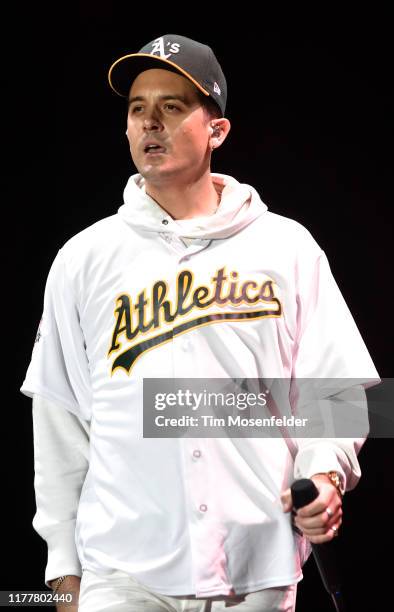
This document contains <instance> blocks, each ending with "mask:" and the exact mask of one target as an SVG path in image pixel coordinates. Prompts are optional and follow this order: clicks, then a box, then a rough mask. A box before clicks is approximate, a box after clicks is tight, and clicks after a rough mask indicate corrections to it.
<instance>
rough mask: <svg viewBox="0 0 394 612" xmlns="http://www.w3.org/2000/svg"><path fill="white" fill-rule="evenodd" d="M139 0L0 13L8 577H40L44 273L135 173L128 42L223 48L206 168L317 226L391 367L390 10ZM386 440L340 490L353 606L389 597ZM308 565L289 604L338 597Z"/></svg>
mask: <svg viewBox="0 0 394 612" xmlns="http://www.w3.org/2000/svg"><path fill="white" fill-rule="evenodd" d="M132 4H133V3H128V4H127V3H124V4H123V3H120V2H103V3H100V2H87V1H85V2H80V3H76V4H71V3H70V4H68V5H67V9H63V8H62V7H61V5H60V4H57V3H56V6H53V7H49V6H48V7H46V6H45V5H43V4H40V7H39V8H38V7H36V6H33V7H32V6H31V5H29V7H27V6H24V5H23V4H17V5H15V9H14V14H13V15H12V16H10V15H7V16H5V15H4V17H5V19H3V20H2V29H3V34H4V35H6V34H8V35H9V40H8V43H7V45H6V48H5V50H4V51H3V53H2V56H3V65H4V72H6V73H7V81H3V82H5V87H4V90H3V102H4V103H5V110H4V111H3V122H4V123H3V135H4V138H3V147H4V148H3V152H4V153H5V155H4V157H5V161H7V162H8V165H7V169H6V172H5V173H4V174H5V176H4V178H5V182H4V188H3V189H2V191H3V195H4V198H3V219H4V221H5V223H4V225H3V241H2V242H3V247H4V251H3V272H4V274H3V278H4V293H3V302H4V307H5V314H4V315H3V325H4V327H5V331H6V338H7V339H6V340H5V347H4V348H5V351H4V356H5V359H6V363H7V365H6V368H5V367H4V368H3V372H4V373H5V372H7V375H6V380H4V383H3V389H6V392H7V393H6V398H4V400H5V401H4V410H3V414H4V418H3V421H2V423H3V426H4V428H3V430H2V433H3V435H2V438H3V445H2V447H3V450H4V451H5V452H4V458H3V460H2V465H3V491H4V495H3V496H2V524H3V536H2V539H3V546H2V552H3V563H2V573H1V577H0V589H3V590H4V589H15V590H26V589H35V590H37V589H41V588H43V572H44V567H45V545H44V543H43V542H42V541H41V540H40V538H39V537H38V536H37V535H36V534H35V533H34V531H33V529H32V526H31V520H32V517H33V515H34V508H35V506H34V492H33V454H32V439H31V438H32V433H31V412H30V400H29V399H28V398H25V397H24V396H22V395H21V394H20V393H19V387H20V385H21V384H22V381H23V377H24V373H25V370H26V368H27V365H28V362H29V359H30V353H31V348H32V344H33V341H34V336H35V333H36V329H37V325H38V322H39V319H40V316H41V309H42V297H43V290H44V285H45V279H46V276H47V273H48V270H49V267H50V264H51V262H52V260H53V258H54V256H55V255H56V252H57V250H58V248H60V247H61V246H62V245H63V243H64V242H65V241H66V240H67V239H68V238H69V237H71V236H72V235H73V234H75V233H77V232H78V231H80V230H81V229H83V228H85V227H87V226H88V225H90V224H91V223H93V222H95V221H96V220H98V219H100V218H103V217H105V216H108V215H110V214H113V213H114V212H116V210H117V208H118V206H119V205H120V204H121V203H122V192H123V188H124V186H125V183H126V180H127V178H128V176H129V175H130V174H132V173H134V172H135V169H134V167H133V166H132V163H131V161H130V158H129V152H128V145H127V141H126V137H125V135H124V131H125V121H126V113H125V106H124V103H123V101H122V100H121V99H120V98H118V97H117V96H116V95H115V94H114V93H113V92H112V91H111V90H110V88H109V86H108V85H107V71H108V68H109V66H110V64H111V63H112V62H113V61H114V60H115V59H117V58H118V57H119V56H120V55H121V54H123V53H127V52H133V51H136V50H138V49H139V48H140V47H141V46H143V45H144V44H145V43H147V42H148V41H150V40H152V39H153V38H155V37H157V36H160V35H162V34H164V33H168V32H171V33H178V34H183V35H185V36H189V37H191V38H194V39H197V40H199V41H201V42H205V43H207V44H209V45H210V46H211V47H212V48H213V49H214V51H215V53H216V55H217V56H218V58H219V60H220V62H221V64H222V67H223V70H224V72H225V74H226V77H227V81H228V86H229V99H228V109H227V116H228V118H229V119H230V121H232V130H231V133H230V136H229V138H228V139H227V141H226V143H225V144H224V145H223V147H222V148H221V149H220V150H218V151H216V152H215V155H214V160H213V168H212V169H213V171H216V172H223V173H225V174H230V175H233V176H235V177H236V178H237V179H238V180H240V181H241V182H246V183H249V184H251V185H253V186H254V187H255V188H256V189H257V190H258V191H259V193H260V195H261V197H262V199H263V200H264V201H265V202H266V204H267V205H268V207H269V209H270V210H272V211H273V212H276V213H279V214H282V215H285V216H288V217H291V218H294V219H296V220H297V221H299V222H300V223H302V224H303V225H305V226H306V227H307V228H308V229H309V230H310V231H311V233H312V235H313V236H314V237H315V239H316V240H317V241H318V243H319V244H320V245H321V247H322V248H323V249H324V250H325V251H326V253H327V256H328V258H329V261H330V264H331V268H332V270H333V273H334V276H335V278H336V279H337V282H338V284H339V286H340V289H341V291H342V293H343V295H344V297H345V299H346V301H347V303H348V305H349V307H350V309H351V311H352V313H353V316H354V318H355V320H356V322H357V324H358V326H359V329H360V331H361V333H362V336H363V338H364V340H365V343H366V345H367V346H368V348H369V351H370V353H371V355H372V357H373V360H374V362H375V364H376V367H377V369H378V371H379V373H380V375H381V376H382V377H383V376H385V377H390V376H392V375H393V368H392V350H391V349H392V310H393V307H392V300H391V297H392V283H393V275H392V271H391V268H392V242H393V232H392V225H391V224H390V215H391V204H392V198H391V193H392V189H391V180H390V181H389V168H390V169H391V168H392V155H391V150H392V138H393V132H392V114H393V107H392V103H393V97H392V91H391V90H390V86H391V81H392V56H393V49H392V44H391V40H390V38H391V33H390V29H389V27H388V24H389V19H388V15H387V14H384V13H379V11H378V10H376V11H374V12H373V13H371V12H370V11H369V12H365V13H363V14H360V10H358V13H357V14H353V15H347V16H345V15H344V13H343V8H342V9H341V10H339V9H338V10H337V11H335V8H333V7H331V9H330V12H329V11H328V9H327V7H326V8H325V9H323V7H321V9H320V13H319V12H315V13H311V12H309V13H305V14H302V13H301V12H296V11H293V13H292V14H289V13H286V10H285V8H284V7H283V11H282V14H281V15H276V16H272V15H271V14H270V15H268V13H267V12H265V13H264V12H261V11H260V10H259V11H258V10H257V8H255V9H252V8H250V6H249V3H248V4H246V3H244V6H242V5H240V4H236V5H234V6H233V7H230V6H227V5H212V6H207V5H195V6H186V5H184V6H181V7H176V6H175V5H174V6H172V7H169V6H168V5H167V6H166V8H161V9H158V8H157V7H155V6H154V5H152V6H148V5H146V6H142V5H139V6H138V7H135V6H132ZM4 72H3V74H4ZM4 167H5V166H4V165H3V168H4ZM391 174H392V173H391ZM9 179H11V180H9ZM390 179H391V176H390ZM15 362H16V364H15ZM11 364H12V365H11ZM10 366H11V367H10ZM9 379H11V384H10V383H9V382H8V381H9ZM393 450H394V444H393V441H392V440H388V439H379V440H372V439H369V440H368V441H367V442H366V444H365V445H364V447H363V449H362V451H361V454H360V463H361V467H362V471H363V478H362V480H361V481H360V484H359V485H358V487H357V488H356V489H355V490H354V491H353V492H351V493H349V494H348V495H347V496H346V497H345V500H344V509H345V513H344V522H343V526H342V528H341V537H340V539H339V540H338V542H337V546H338V548H339V552H340V556H339V559H340V563H341V566H342V571H343V576H344V585H345V586H344V590H345V593H346V594H347V596H348V599H349V602H350V603H351V605H350V610H351V611H352V610H370V609H372V608H373V609H374V610H389V609H390V600H389V598H390V591H391V588H390V586H391V580H392V569H393V562H392V558H391V559H390V556H392V554H393V553H392V551H393V548H392V546H393V538H392V515H393V488H394V487H393V473H394V470H393ZM304 574H305V579H304V581H303V582H302V583H301V584H300V585H299V597H298V605H297V611H300V610H301V611H306V612H307V611H311V612H312V611H316V610H320V611H322V612H324V611H325V610H327V612H328V611H329V610H332V609H333V608H332V606H331V602H330V601H329V598H328V595H327V594H326V593H325V591H324V589H323V587H322V585H321V583H320V578H319V576H318V574H317V570H316V569H315V566H314V564H313V562H312V561H311V560H310V561H308V563H307V564H306V566H305V571H304Z"/></svg>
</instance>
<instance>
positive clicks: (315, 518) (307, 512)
mask: <svg viewBox="0 0 394 612" xmlns="http://www.w3.org/2000/svg"><path fill="white" fill-rule="evenodd" d="M311 480H313V482H314V483H315V485H316V487H317V489H318V491H319V495H318V497H316V499H314V500H313V502H312V503H310V504H308V505H307V506H304V507H303V508H299V509H298V510H297V511H295V510H294V512H295V516H294V524H295V525H296V527H298V529H300V530H301V531H302V532H303V534H304V535H305V536H306V537H307V538H308V540H309V541H310V542H312V544H322V543H323V542H329V541H330V540H332V539H333V538H334V537H335V536H336V535H337V533H338V529H339V527H340V526H341V524H342V499H341V496H340V495H339V493H338V491H337V489H336V488H335V486H334V485H333V484H332V482H331V481H330V479H329V478H328V476H326V475H325V474H316V475H315V476H312V478H311ZM281 501H282V505H283V511H284V512H290V511H291V510H293V503H292V499H291V491H290V489H286V491H285V492H284V493H282V495H281Z"/></svg>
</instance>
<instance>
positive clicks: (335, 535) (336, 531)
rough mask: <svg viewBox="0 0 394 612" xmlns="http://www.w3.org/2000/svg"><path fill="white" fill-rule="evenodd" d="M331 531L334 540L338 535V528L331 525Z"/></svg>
mask: <svg viewBox="0 0 394 612" xmlns="http://www.w3.org/2000/svg"><path fill="white" fill-rule="evenodd" d="M331 529H332V532H333V534H334V538H336V537H337V535H338V527H335V525H333V526H332V527H331Z"/></svg>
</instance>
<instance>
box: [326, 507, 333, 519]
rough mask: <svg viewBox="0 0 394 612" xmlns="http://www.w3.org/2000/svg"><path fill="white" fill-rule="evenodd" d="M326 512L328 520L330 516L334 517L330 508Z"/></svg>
mask: <svg viewBox="0 0 394 612" xmlns="http://www.w3.org/2000/svg"><path fill="white" fill-rule="evenodd" d="M326 512H327V514H328V518H331V517H332V516H334V513H333V511H332V510H331V508H326Z"/></svg>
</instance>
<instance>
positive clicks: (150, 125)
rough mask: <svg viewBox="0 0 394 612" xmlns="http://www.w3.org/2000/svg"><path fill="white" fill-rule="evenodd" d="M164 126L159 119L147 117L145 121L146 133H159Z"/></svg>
mask: <svg viewBox="0 0 394 612" xmlns="http://www.w3.org/2000/svg"><path fill="white" fill-rule="evenodd" d="M162 127H163V126H162V124H161V122H160V120H159V119H158V118H157V117H154V116H152V117H149V118H148V117H147V118H145V119H144V130H145V131H146V132H152V131H154V132H158V131H160V130H161V129H162Z"/></svg>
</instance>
